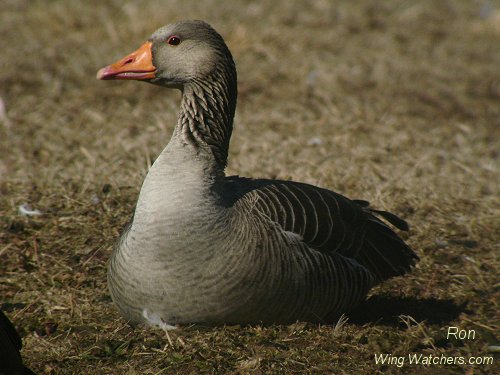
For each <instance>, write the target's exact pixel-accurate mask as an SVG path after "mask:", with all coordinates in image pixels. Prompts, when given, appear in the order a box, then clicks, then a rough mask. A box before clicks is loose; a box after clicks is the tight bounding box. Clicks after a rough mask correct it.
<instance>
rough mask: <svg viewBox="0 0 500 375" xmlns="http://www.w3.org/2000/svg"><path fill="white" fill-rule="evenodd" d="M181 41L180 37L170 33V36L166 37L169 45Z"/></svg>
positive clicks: (174, 44)
mask: <svg viewBox="0 0 500 375" xmlns="http://www.w3.org/2000/svg"><path fill="white" fill-rule="evenodd" d="M180 42H181V39H180V38H179V37H178V36H176V35H172V36H171V37H169V38H168V40H167V43H168V44H170V45H171V46H176V45H178V44H179V43H180Z"/></svg>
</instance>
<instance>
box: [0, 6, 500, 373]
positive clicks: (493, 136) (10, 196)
mask: <svg viewBox="0 0 500 375" xmlns="http://www.w3.org/2000/svg"><path fill="white" fill-rule="evenodd" d="M186 18H198V19H204V20H207V21H208V22H209V23H211V24H212V25H213V26H214V27H215V28H216V29H217V30H218V31H219V32H221V34H222V35H223V36H224V37H225V39H226V41H227V43H228V45H229V47H230V49H231V50H232V52H233V55H234V56H235V59H236V62H237V67H238V72H239V91H240V96H239V104H238V110H237V116H236V123H235V132H234V136H233V139H232V143H231V149H230V160H229V168H228V173H229V174H236V173H237V174H240V175H243V176H254V177H268V178H275V177H278V178H284V179H294V180H298V181H303V182H308V183H312V184H317V185H321V186H324V187H328V188H331V189H333V190H336V191H338V192H341V193H343V194H345V195H347V196H349V197H351V198H360V199H367V200H370V201H371V202H372V204H373V205H374V206H375V207H378V208H382V209H387V210H391V211H393V212H395V213H396V214H398V215H401V216H403V217H404V218H405V219H407V220H408V221H409V222H410V224H411V227H412V229H411V231H410V233H409V234H408V235H406V234H404V237H405V239H406V240H407V241H408V243H409V244H410V245H411V246H412V247H413V248H414V249H415V250H416V251H417V253H418V254H419V256H420V257H421V261H420V263H419V264H418V266H417V268H416V269H415V270H414V272H412V273H411V274H409V275H407V276H405V277H403V278H397V279H394V280H391V281H389V282H387V283H385V284H383V285H382V286H380V287H378V288H376V289H375V290H373V293H372V297H371V298H370V299H369V300H368V301H367V302H366V303H365V305H364V306H362V307H361V308H360V309H358V310H357V311H355V312H353V313H352V314H351V315H350V316H349V317H348V320H347V322H345V320H342V321H341V322H338V323H337V324H336V322H333V323H332V324H322V325H314V324H310V323H303V322H297V323H296V324H292V325H289V326H280V325H276V326H268V327H262V326H258V325H256V326H249V327H240V326H227V327H216V328H210V327H201V326H188V327H183V328H181V329H179V330H176V331H173V332H170V333H169V336H168V337H166V336H165V334H164V333H163V332H161V331H160V332H159V331H154V330H149V331H148V330H141V329H132V328H130V327H129V326H127V324H126V322H125V321H124V320H123V319H122V318H121V317H120V316H119V314H118V313H117V311H116V309H115V308H114V306H113V304H112V302H111V300H110V298H109V296H108V293H107V289H106V268H105V266H106V261H107V259H108V257H109V254H110V251H111V248H112V246H113V243H114V242H115V240H116V239H117V237H118V236H119V233H120V230H121V228H122V227H123V225H124V224H125V223H126V221H127V220H128V218H129V217H130V215H131V213H132V211H133V208H134V204H135V200H136V198H137V194H138V191H139V188H140V185H141V182H142V179H143V178H144V176H145V174H146V172H147V168H148V165H150V163H151V161H152V160H154V158H155V157H156V156H157V155H158V154H159V152H160V151H161V149H162V147H164V145H165V144H166V143H167V142H168V139H169V137H170V134H171V132H172V130H173V125H174V124H175V119H176V111H177V107H178V104H179V94H178V93H177V92H170V91H168V90H163V89H161V88H158V87H153V86H152V85H146V84H141V83H137V82H99V81H97V80H95V78H94V77H95V73H96V71H97V69H98V68H100V67H102V66H104V65H107V64H108V63H111V62H113V61H115V60H116V59H118V58H120V57H122V56H124V55H125V54H126V53H129V52H131V51H132V50H134V49H135V48H136V47H138V46H139V45H140V43H142V42H143V41H144V39H145V38H146V37H147V36H148V35H149V34H150V33H152V32H153V31H154V30H155V29H156V28H158V27H160V26H162V25H163V24H166V23H169V22H172V21H174V20H179V19H186ZM499 25H500V8H498V4H496V3H494V2H490V1H483V2H479V1H453V2H451V1H448V2H445V1H441V2H436V1H430V0H428V1H420V2H416V3H415V2H412V1H395V0H390V1H385V2H363V1H355V2H348V1H338V2H330V1H315V2H305V1H304V2H287V1H283V0H278V1H274V2H258V3H256V2H247V1H234V2H229V1H227V2H220V1H215V0H208V1H204V2H198V1H194V0H187V1H182V2H162V1H143V2H133V1H127V0H125V1H109V2H106V3H103V2H100V1H95V0H94V1H86V2H65V1H57V0H55V1H51V2H42V1H33V2H29V1H22V0H7V1H3V2H2V5H0V33H1V35H2V38H0V47H1V48H0V50H1V51H2V56H1V60H0V64H1V70H0V98H1V99H2V103H3V106H4V110H1V108H0V296H1V300H0V303H1V308H2V309H3V310H4V311H5V312H6V313H7V314H8V315H9V316H10V318H11V319H12V320H13V322H14V324H15V325H16V327H17V328H18V330H19V331H20V332H21V334H22V336H23V342H24V348H23V352H22V354H23V356H24V358H25V362H26V363H27V364H28V365H29V366H30V367H31V368H32V369H33V370H35V371H36V372H38V373H46V374H69V373H75V374H78V373H80V374H89V373H102V374H135V373H143V374H174V373H179V374H197V373H233V374H236V373H241V374H246V373H252V374H259V373H261V374H267V373H277V374H280V373H283V374H293V373H297V374H298V373H301V374H302V373H318V374H319V373H335V374H359V373H366V374H376V373H381V374H382V373H383V374H391V373H405V374H411V373H426V372H429V373H433V374H439V373H443V374H444V373H457V374H462V373H464V372H465V373H467V374H486V373H495V371H498V369H499V367H498V354H495V353H492V352H491V351H490V350H491V348H490V349H489V347H491V346H494V345H498V338H497V336H498V333H499V323H500V321H499V313H498V311H499V301H500V298H499V284H498V274H499V268H500V267H499V259H498V254H499V233H500V207H499V206H500V205H499V202H498V197H499V181H500V178H499V177H500V175H499V164H500V161H499V157H500V156H499V155H500V154H499V150H500V104H499V103H500V70H499V69H498V67H499V64H500V54H499V52H498V51H499V50H498V42H499V40H500V26H499ZM25 203H27V204H29V205H31V207H32V208H33V209H38V210H40V211H41V212H42V213H43V214H42V215H40V216H31V217H23V216H20V215H19V213H18V207H19V206H20V205H22V204H25ZM449 326H457V327H460V328H462V329H467V330H469V329H474V330H475V331H476V334H477V335H476V338H475V339H474V340H455V339H447V338H446V331H447V327H449ZM377 353H392V354H394V355H408V354H409V353H410V354H411V353H417V354H424V355H429V354H432V355H437V356H440V355H442V354H443V355H445V356H447V357H454V356H464V357H465V358H466V359H468V358H470V357H471V356H496V357H495V363H494V364H493V365H474V366H473V365H469V364H465V365H459V364H450V365H431V366H417V365H409V364H407V365H405V366H404V367H402V368H399V367H397V366H396V365H380V364H378V365H377V364H375V361H374V355H375V354H377Z"/></svg>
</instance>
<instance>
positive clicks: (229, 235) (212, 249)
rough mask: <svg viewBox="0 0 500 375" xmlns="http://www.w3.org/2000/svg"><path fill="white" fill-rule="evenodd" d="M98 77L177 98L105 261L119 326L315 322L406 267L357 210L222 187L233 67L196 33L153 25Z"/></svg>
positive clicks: (412, 257) (407, 252) (403, 253)
mask: <svg viewBox="0 0 500 375" xmlns="http://www.w3.org/2000/svg"><path fill="white" fill-rule="evenodd" d="M97 77H98V79H102V80H115V79H126V80H129V79H133V80H141V81H146V82H151V83H154V84H157V85H161V86H165V87H169V88H176V89H179V90H180V91H181V93H182V100H181V105H180V112H179V116H178V121H177V125H176V127H175V130H174V131H173V135H172V138H171V140H170V142H169V143H168V145H167V146H166V147H165V149H164V150H163V151H162V152H161V154H160V155H159V156H158V158H157V159H156V161H155V162H154V164H153V165H152V166H151V168H150V170H149V172H148V174H147V176H146V178H145V180H144V183H143V185H142V188H141V191H140V194H139V198H138V201H137V206H136V209H135V213H134V216H133V219H132V221H131V223H130V224H129V225H128V227H127V228H126V229H125V231H124V233H123V234H122V236H121V238H120V240H119V242H118V244H117V246H116V247H115V249H114V251H113V253H112V255H111V259H110V261H109V264H108V285H109V290H110V293H111V297H112V299H113V301H114V302H115V304H116V305H117V306H118V308H119V310H120V312H121V313H122V315H123V316H124V317H125V318H126V319H127V320H128V321H129V322H130V323H132V324H147V325H157V326H160V327H162V328H164V329H169V328H173V327H175V326H177V325H179V324H186V323H201V324H210V325H212V324H232V323H240V324H246V323H288V322H293V321H296V320H306V321H319V322H321V321H322V320H323V319H324V318H325V317H326V316H335V315H337V316H338V315H340V314H342V313H344V312H346V311H348V310H350V309H352V308H353V307H355V306H356V305H357V304H359V303H360V302H361V301H363V300H364V298H366V294H367V292H368V291H369V290H370V288H372V287H373V286H375V285H377V284H378V283H380V282H382V281H384V280H387V279H389V278H391V277H393V276H399V275H403V274H405V273H406V272H408V271H409V270H410V269H411V267H412V266H413V265H414V263H415V262H416V260H417V259H418V257H417V256H416V254H415V253H414V252H413V251H412V250H411V249H410V248H409V247H408V246H407V245H406V244H405V243H404V242H403V240H401V239H400V238H399V237H398V236H397V235H396V234H395V233H394V232H393V231H392V230H391V229H390V228H389V226H388V225H387V224H386V223H385V222H383V221H382V220H381V219H380V218H379V217H381V218H383V219H385V220H386V221H388V222H389V223H391V224H393V225H394V226H395V227H397V228H399V229H403V230H407V225H406V222H405V221H403V220H402V219H400V218H398V217H397V216H396V215H394V214H391V213H389V212H385V211H378V210H374V209H371V208H370V207H369V205H368V202H365V201H359V200H350V199H348V198H346V197H344V196H342V195H340V194H337V193H334V192H333V191H330V190H326V189H322V188H319V187H315V186H312V185H308V184H303V183H297V182H292V181H280V180H265V179H250V178H242V177H238V176H225V174H224V169H225V166H226V163H227V156H228V147H229V139H230V137H231V132H232V129H233V117H234V112H235V107H236V94H237V87H236V68H235V64H234V62H233V58H232V56H231V53H230V52H229V49H228V48H227V46H226V44H225V42H224V40H223V39H222V37H221V36H220V35H219V34H218V33H217V32H216V31H215V30H214V29H213V28H212V27H210V26H209V25H208V24H206V23H205V22H202V21H184V22H179V23H175V24H170V25H168V26H165V27H162V28H160V29H159V30H157V31H156V32H155V33H154V34H153V35H152V36H151V37H150V38H149V39H148V41H147V42H146V43H144V44H143V45H142V46H141V47H140V48H139V49H138V50H137V51H135V52H133V53H131V54H130V55H128V56H126V57H124V58H123V59H121V60H119V61H118V62H116V63H114V64H112V65H109V66H107V67H105V68H102V69H101V70H99V72H98V73H97ZM377 216H378V217H377Z"/></svg>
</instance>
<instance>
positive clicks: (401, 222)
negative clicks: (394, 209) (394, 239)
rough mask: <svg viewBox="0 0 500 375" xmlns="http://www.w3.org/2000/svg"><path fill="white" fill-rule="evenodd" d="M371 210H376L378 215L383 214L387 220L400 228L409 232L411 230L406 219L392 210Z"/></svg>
mask: <svg viewBox="0 0 500 375" xmlns="http://www.w3.org/2000/svg"><path fill="white" fill-rule="evenodd" d="M370 211H372V212H375V213H377V214H378V215H380V216H382V217H383V218H384V219H385V220H387V221H388V222H389V223H391V224H392V225H394V226H395V227H396V228H398V229H399V230H403V231H405V232H408V231H409V230H410V226H409V225H408V223H407V222H406V221H405V220H403V219H401V218H400V217H399V216H396V215H394V214H393V213H391V212H388V211H380V210H374V209H370Z"/></svg>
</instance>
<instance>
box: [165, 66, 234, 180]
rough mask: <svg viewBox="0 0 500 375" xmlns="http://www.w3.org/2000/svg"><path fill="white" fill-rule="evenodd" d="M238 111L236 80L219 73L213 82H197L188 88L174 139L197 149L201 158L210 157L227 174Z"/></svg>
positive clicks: (183, 98)
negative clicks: (178, 138) (177, 138)
mask: <svg viewBox="0 0 500 375" xmlns="http://www.w3.org/2000/svg"><path fill="white" fill-rule="evenodd" d="M233 80H234V82H232V81H233ZM235 107H236V82H235V78H233V79H231V78H230V77H227V75H225V74H218V73H215V74H214V77H211V78H210V79H206V80H203V81H193V82H191V83H190V84H188V85H186V86H185V87H184V90H183V94H182V102H181V110H180V113H179V118H178V122H177V127H176V130H175V134H174V135H175V136H176V137H180V139H181V140H182V142H183V143H184V144H189V145H192V146H193V147H195V148H196V149H197V152H198V153H199V154H200V155H203V156H206V157H208V159H209V160H211V161H213V162H215V164H216V166H217V168H218V169H220V170H221V171H223V170H224V168H225V166H226V163H227V155H228V149H229V140H230V138H231V133H232V129H233V117H234V111H235Z"/></svg>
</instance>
